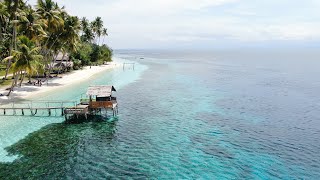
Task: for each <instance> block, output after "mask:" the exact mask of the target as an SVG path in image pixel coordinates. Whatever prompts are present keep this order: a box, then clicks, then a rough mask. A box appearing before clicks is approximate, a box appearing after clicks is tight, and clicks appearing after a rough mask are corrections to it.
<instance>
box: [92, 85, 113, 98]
mask: <svg viewBox="0 0 320 180" xmlns="http://www.w3.org/2000/svg"><path fill="white" fill-rule="evenodd" d="M112 91H116V89H115V88H114V87H113V86H105V85H102V86H90V87H89V88H88V91H87V95H88V96H97V97H107V96H111V94H112Z"/></svg>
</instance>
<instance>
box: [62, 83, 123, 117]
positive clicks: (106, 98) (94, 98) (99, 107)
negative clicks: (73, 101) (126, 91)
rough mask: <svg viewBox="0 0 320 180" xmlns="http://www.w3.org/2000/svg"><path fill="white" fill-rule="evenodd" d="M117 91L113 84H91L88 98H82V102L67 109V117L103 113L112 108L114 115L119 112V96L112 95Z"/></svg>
mask: <svg viewBox="0 0 320 180" xmlns="http://www.w3.org/2000/svg"><path fill="white" fill-rule="evenodd" d="M113 91H116V89H115V88H114V87H113V86H106V85H98V86H90V87H89V88H88V91H87V93H86V95H87V96H88V98H87V99H81V100H80V104H78V105H77V106H75V107H70V108H66V109H65V116H66V119H68V118H70V117H77V118H78V117H79V116H84V117H85V118H87V117H88V115H102V113H107V112H108V110H112V112H113V116H115V115H117V114H118V103H117V98H116V97H113V96H112V92H113Z"/></svg>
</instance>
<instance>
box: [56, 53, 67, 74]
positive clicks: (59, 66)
mask: <svg viewBox="0 0 320 180" xmlns="http://www.w3.org/2000/svg"><path fill="white" fill-rule="evenodd" d="M65 55H66V53H65V52H64V53H63V55H62V59H61V63H60V65H59V68H58V75H59V74H60V68H61V65H62V63H63V59H64V57H65ZM66 65H67V63H66Z"/></svg>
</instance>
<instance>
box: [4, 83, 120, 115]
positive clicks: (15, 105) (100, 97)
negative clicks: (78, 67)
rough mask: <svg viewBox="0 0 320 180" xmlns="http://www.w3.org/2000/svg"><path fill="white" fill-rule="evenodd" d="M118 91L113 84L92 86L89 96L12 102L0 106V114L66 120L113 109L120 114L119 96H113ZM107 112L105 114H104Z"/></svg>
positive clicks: (114, 113)
mask: <svg viewBox="0 0 320 180" xmlns="http://www.w3.org/2000/svg"><path fill="white" fill-rule="evenodd" d="M113 91H116V89H115V88H114V87H113V86H90V87H89V88H88V91H87V93H86V95H87V96H88V98H86V99H80V103H79V102H77V101H28V102H11V103H9V104H6V105H5V106H4V105H3V106H0V116H28V115H29V116H36V115H37V114H38V115H40V113H39V112H42V114H41V115H40V116H53V115H55V116H57V115H58V116H65V119H66V120H69V119H72V118H79V117H84V118H86V119H87V118H88V116H90V115H93V116H95V115H105V116H107V113H108V111H110V110H111V111H112V115H113V116H116V115H117V114H118V103H117V98H116V97H113V96H112V92H113ZM103 113H105V114H103Z"/></svg>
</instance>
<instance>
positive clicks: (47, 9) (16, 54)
mask: <svg viewBox="0 0 320 180" xmlns="http://www.w3.org/2000/svg"><path fill="white" fill-rule="evenodd" d="M106 36H108V33H107V29H106V28H104V26H103V21H102V18H101V17H97V18H95V19H94V20H93V21H92V22H90V21H89V20H88V19H87V18H85V17H83V18H79V17H77V16H72V15H70V14H68V12H67V11H66V9H65V8H64V7H60V6H59V5H58V3H56V2H54V1H52V0H38V1H37V4H36V6H34V7H32V6H31V5H28V4H27V3H26V1H23V0H0V75H1V74H2V75H3V79H2V82H4V81H10V79H13V80H11V81H12V83H11V88H10V91H9V94H8V95H10V92H11V90H12V89H13V88H14V87H15V86H21V84H22V82H23V81H24V79H25V78H28V79H29V82H30V83H31V77H34V76H45V77H50V76H49V75H50V74H51V73H53V68H54V67H53V65H52V64H54V61H55V59H56V58H57V56H58V54H59V53H60V54H61V53H62V54H63V57H64V56H66V55H67V54H68V55H69V57H70V61H73V64H74V68H75V69H78V68H81V67H82V66H86V65H99V64H102V63H104V62H108V61H111V58H112V49H111V48H110V47H108V46H107V45H106V44H105V43H104V40H105V37H106ZM47 75H48V76H47ZM19 80H20V81H19Z"/></svg>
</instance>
